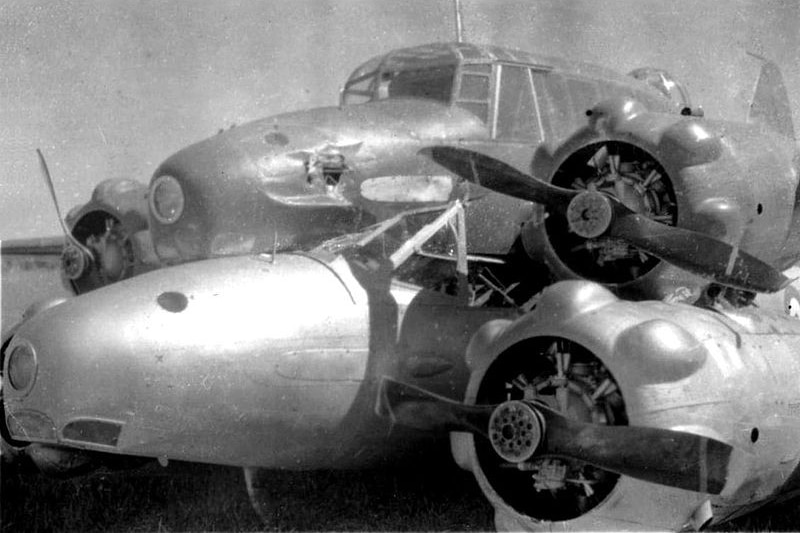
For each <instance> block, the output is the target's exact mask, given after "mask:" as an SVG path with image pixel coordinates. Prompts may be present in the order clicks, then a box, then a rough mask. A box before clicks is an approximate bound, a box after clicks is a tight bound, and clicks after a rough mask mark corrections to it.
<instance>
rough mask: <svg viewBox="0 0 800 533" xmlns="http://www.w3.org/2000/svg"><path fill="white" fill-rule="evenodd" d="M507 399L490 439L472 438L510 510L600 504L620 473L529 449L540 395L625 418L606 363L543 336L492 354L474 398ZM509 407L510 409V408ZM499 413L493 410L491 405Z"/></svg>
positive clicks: (565, 409)
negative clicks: (533, 405)
mask: <svg viewBox="0 0 800 533" xmlns="http://www.w3.org/2000/svg"><path fill="white" fill-rule="evenodd" d="M502 402H510V403H509V404H507V405H509V406H510V410H509V411H508V412H503V413H500V414H499V415H498V416H497V418H498V419H499V420H498V423H497V424H496V429H497V432H496V433H495V435H494V436H495V437H496V438H493V437H492V432H491V430H490V441H491V442H490V441H489V440H486V439H476V440H475V449H476V456H477V458H478V461H479V463H480V467H481V470H482V471H483V473H484V475H485V476H486V479H487V481H488V482H489V484H490V485H491V486H492V488H493V489H494V490H495V491H496V492H497V494H498V495H499V496H500V497H501V498H502V499H503V500H504V501H505V503H506V504H508V505H509V506H511V507H512V508H513V509H514V510H515V511H516V512H518V513H521V514H523V515H527V516H529V517H532V518H534V519H538V520H551V521H555V520H570V519H573V518H577V517H579V516H581V515H583V514H585V513H587V512H588V511H590V510H591V509H592V508H594V507H595V506H597V505H599V504H600V503H601V502H602V501H604V500H605V498H606V497H607V496H608V495H609V494H610V493H611V491H612V490H613V489H614V487H615V486H616V484H617V481H618V479H619V477H620V476H619V475H617V474H613V473H611V472H607V471H605V470H601V469H599V468H596V467H594V466H591V465H588V464H586V463H583V462H580V461H576V460H572V459H564V458H562V457H556V456H550V455H543V454H537V453H535V448H536V442H535V441H536V439H537V438H540V437H537V432H538V431H539V429H543V428H540V427H539V426H538V425H537V418H538V417H536V415H531V413H529V412H528V411H530V412H533V413H535V409H531V408H530V407H528V409H527V410H524V411H521V410H520V409H519V408H517V407H519V406H520V405H522V406H526V407H527V406H528V405H527V404H528V402H538V403H541V404H543V405H545V406H547V407H549V408H550V409H554V410H556V411H559V412H560V413H562V414H563V415H564V416H566V417H568V418H573V419H576V420H581V421H584V422H591V423H595V424H607V425H625V424H627V417H626V414H625V405H624V402H623V399H622V395H621V394H620V392H619V389H618V387H617V384H616V382H615V381H614V379H613V377H612V376H611V374H610V373H609V372H608V370H607V369H606V368H605V366H604V365H603V364H602V363H601V362H600V361H599V360H598V359H597V358H596V357H594V356H593V355H592V354H591V353H590V352H589V351H588V350H586V349H585V348H583V347H582V346H580V345H578V344H576V343H574V342H571V341H568V340H565V339H559V338H553V337H544V338H537V339H533V340H531V341H529V342H526V343H524V344H522V345H518V346H516V347H514V348H512V349H511V350H509V351H508V352H506V353H505V354H503V356H501V358H500V359H498V361H497V362H495V363H494V365H493V366H492V367H491V368H490V369H489V370H488V371H487V373H486V375H485V377H484V380H483V382H482V384H481V387H480V390H479V393H478V398H477V402H476V403H478V404H498V403H502ZM512 411H513V412H512ZM496 414H497V413H496ZM498 447H500V451H502V452H503V453H499V452H498V449H497V448H498Z"/></svg>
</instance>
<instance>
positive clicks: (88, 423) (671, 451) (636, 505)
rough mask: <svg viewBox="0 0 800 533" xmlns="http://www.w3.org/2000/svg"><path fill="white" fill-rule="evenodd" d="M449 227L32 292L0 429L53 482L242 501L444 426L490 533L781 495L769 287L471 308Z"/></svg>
mask: <svg viewBox="0 0 800 533" xmlns="http://www.w3.org/2000/svg"><path fill="white" fill-rule="evenodd" d="M414 217H417V218H419V217H423V218H425V221H426V223H423V224H421V229H420V230H419V231H418V232H417V233H416V234H414V235H412V236H410V237H409V236H408V235H407V232H406V231H405V230H406V229H407V228H408V227H409V226H413V227H419V226H420V224H408V222H409V220H410V219H412V218H414ZM464 232H465V230H464V217H463V208H462V206H461V204H460V203H459V202H455V203H453V204H450V205H449V206H446V207H445V208H441V207H439V208H425V209H417V210H414V211H410V212H406V213H403V214H401V215H398V216H396V217H393V218H391V219H389V220H387V221H385V222H383V223H381V224H379V225H377V226H375V227H371V228H367V229H366V230H364V231H362V232H359V233H357V234H352V235H347V236H344V237H341V238H337V239H334V240H331V241H328V242H326V243H324V244H323V245H321V246H320V247H318V248H316V249H314V250H312V251H310V252H304V253H288V252H286V253H276V254H260V255H253V256H239V257H225V258H218V259H210V260H205V261H198V262H194V263H187V264H183V265H177V266H174V267H171V268H166V269H160V270H155V271H153V272H149V273H146V274H142V275H140V276H136V277H134V278H131V279H128V280H125V281H122V282H119V283H116V284H113V285H109V286H107V287H104V288H102V289H98V290H96V291H93V292H90V293H87V294H85V295H81V296H80V297H77V298H72V299H69V300H56V301H52V302H50V303H47V304H42V305H38V306H37V307H36V308H35V309H32V310H31V312H30V313H29V315H30V316H29V318H28V319H27V320H25V321H24V322H23V323H22V324H21V325H19V326H18V327H17V328H15V329H14V330H13V331H11V332H10V334H9V335H8V336H7V337H6V338H5V339H4V341H3V342H4V345H3V350H4V353H5V366H4V374H3V380H4V381H3V389H2V391H3V395H4V398H3V409H4V413H3V415H4V416H3V417H2V425H0V427H1V428H2V432H3V438H4V440H5V441H6V442H7V443H8V444H10V445H11V446H14V447H15V452H16V453H25V454H27V455H28V456H29V457H30V458H31V459H32V460H33V461H34V462H35V463H36V464H37V465H38V466H39V467H40V468H41V469H42V470H44V471H46V472H49V473H52V474H56V475H74V474H80V473H84V472H86V471H88V470H90V469H91V468H93V467H96V466H98V465H105V466H109V467H113V466H115V465H118V464H119V463H120V459H121V458H156V459H159V460H161V461H162V462H163V461H165V460H170V459H176V460H186V461H197V462H206V463H217V464H227V465H236V466H241V467H243V468H244V469H245V474H246V475H245V479H246V481H247V483H248V489H249V491H250V494H251V498H252V499H253V501H254V502H255V503H256V504H257V505H256V507H257V509H259V504H260V502H261V499H260V498H261V494H260V488H259V484H258V483H257V481H258V478H259V476H263V475H264V470H269V469H324V468H355V467H367V466H372V465H376V464H381V463H385V462H391V461H395V460H396V459H397V458H398V457H400V456H401V455H404V454H412V453H415V452H417V451H418V450H419V449H420V448H424V447H425V446H424V445H425V444H428V443H430V442H432V441H433V440H434V439H437V438H439V439H441V438H443V437H446V435H447V433H448V432H452V433H451V437H450V439H451V445H452V449H453V453H454V456H455V458H456V461H457V462H458V464H459V465H461V466H462V467H464V468H466V469H469V470H471V471H472V472H473V473H474V475H475V477H476V479H477V481H478V483H479V485H480V487H481V489H482V490H483V491H484V493H485V494H486V496H487V498H488V499H489V501H490V502H491V503H492V505H493V506H494V508H495V510H496V525H497V527H498V529H513V530H550V529H553V528H558V529H565V530H570V529H572V530H587V529H600V530H624V529H628V530H642V529H672V530H678V529H682V528H700V527H702V526H704V525H707V524H708V523H719V522H724V521H725V520H729V519H732V518H735V517H737V516H740V515H742V514H744V513H747V512H749V511H752V510H754V509H756V508H758V507H760V506H762V505H763V504H765V503H767V502H770V501H777V500H780V499H788V498H791V497H793V496H795V495H797V494H798V492H800V468H799V467H798V465H799V464H800V448H799V447H798V446H797V442H800V390H799V389H798V387H797V378H798V376H800V359H798V357H797V353H798V348H799V346H798V344H799V343H800V341H798V339H800V322H799V321H797V320H796V318H794V317H793V316H790V315H791V314H792V313H793V312H794V311H796V306H797V292H796V291H795V289H794V288H793V287H791V286H790V287H786V288H784V289H783V290H782V291H780V292H776V293H774V294H770V295H764V296H759V297H758V298H757V300H756V304H757V305H758V306H757V307H756V306H752V305H751V306H744V307H738V308H735V307H733V306H732V305H730V304H726V303H725V302H726V300H722V299H719V300H717V299H713V298H711V297H710V296H709V297H708V298H707V301H706V302H705V303H704V304H701V305H687V304H684V303H666V302H655V301H649V302H632V301H626V300H621V299H618V298H617V297H616V296H614V295H613V294H612V293H610V292H609V291H608V290H607V289H605V288H603V287H602V286H601V285H598V284H596V283H592V282H588V281H564V282H560V283H557V284H555V285H553V286H551V287H549V288H548V289H546V290H545V291H544V292H543V293H541V294H540V295H539V296H538V297H536V298H534V299H531V300H530V301H527V302H524V303H523V304H521V305H517V306H505V307H503V306H486V305H478V303H479V302H478V300H481V299H482V298H481V297H480V295H476V294H474V293H471V292H470V288H469V286H468V285H467V283H466V278H467V266H468V263H469V262H470V261H473V262H474V261H484V260H488V259H487V258H481V257H471V256H469V255H468V254H467V249H466V238H465V234H464ZM445 257H449V258H450V261H448V262H447V263H448V264H449V265H450V266H449V268H447V269H443V268H441V263H442V261H441V259H442V258H445ZM430 259H435V260H431V261H429V260H430ZM790 275H791V274H790ZM792 306H794V307H792ZM464 353H466V354H467V357H466V359H465V358H464ZM465 383H467V384H468V385H467V386H466V390H465V389H464V384H465ZM260 511H261V512H271V510H267V509H260Z"/></svg>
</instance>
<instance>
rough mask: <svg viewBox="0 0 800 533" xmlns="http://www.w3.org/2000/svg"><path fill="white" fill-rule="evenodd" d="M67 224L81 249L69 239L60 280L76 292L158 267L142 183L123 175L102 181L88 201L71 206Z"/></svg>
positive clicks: (89, 289)
mask: <svg viewBox="0 0 800 533" xmlns="http://www.w3.org/2000/svg"><path fill="white" fill-rule="evenodd" d="M67 226H68V227H69V228H70V231H71V233H72V235H73V236H74V237H75V238H76V239H77V240H78V241H79V242H80V243H81V244H82V245H83V246H84V247H85V248H86V250H81V249H79V248H78V247H77V246H74V245H71V244H70V245H67V247H66V248H65V250H64V253H63V254H62V279H63V280H64V283H65V285H66V286H67V287H68V288H70V289H71V290H72V291H73V292H75V293H76V294H81V293H84V292H88V291H91V290H94V289H97V288H99V287H102V286H104V285H108V284H110V283H115V282H117V281H121V280H123V279H126V278H129V277H131V276H135V275H137V274H141V273H143V272H146V271H148V270H152V269H153V268H156V267H157V266H158V258H157V257H156V255H155V252H154V250H153V245H152V242H151V239H150V234H149V232H148V207H147V186H146V185H144V184H141V183H139V182H137V181H134V180H128V179H109V180H105V181H103V182H101V183H100V184H98V185H97V187H95V189H94V192H93V193H92V198H91V200H89V202H87V203H86V204H84V205H82V206H78V207H75V208H74V209H72V210H71V211H70V213H69V214H68V215H67ZM87 252H91V256H89V254H88V253H87Z"/></svg>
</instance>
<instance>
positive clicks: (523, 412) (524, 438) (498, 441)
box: [489, 400, 545, 463]
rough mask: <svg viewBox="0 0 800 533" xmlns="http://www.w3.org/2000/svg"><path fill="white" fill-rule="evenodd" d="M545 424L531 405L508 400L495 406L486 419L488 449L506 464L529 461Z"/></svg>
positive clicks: (538, 442)
mask: <svg viewBox="0 0 800 533" xmlns="http://www.w3.org/2000/svg"><path fill="white" fill-rule="evenodd" d="M544 430H545V422H544V417H543V416H542V414H541V413H540V412H539V411H538V410H537V409H536V408H535V407H534V406H532V405H531V404H529V403H527V402H523V401H519V400H509V401H507V402H503V403H501V404H500V405H498V406H497V408H496V409H495V410H494V411H493V412H492V415H491V417H489V440H490V441H491V443H492V448H494V451H495V452H497V455H499V456H500V457H501V458H502V459H504V460H505V461H508V462H509V463H521V462H524V461H527V460H528V459H530V458H531V457H532V456H533V454H534V453H535V452H536V449H537V448H538V447H539V444H540V443H541V442H542V437H543V436H544Z"/></svg>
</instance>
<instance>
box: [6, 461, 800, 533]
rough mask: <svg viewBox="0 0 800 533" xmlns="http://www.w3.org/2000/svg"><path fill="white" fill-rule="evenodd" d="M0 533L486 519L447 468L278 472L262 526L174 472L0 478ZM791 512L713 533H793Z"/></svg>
mask: <svg viewBox="0 0 800 533" xmlns="http://www.w3.org/2000/svg"><path fill="white" fill-rule="evenodd" d="M0 481H1V484H2V486H1V487H0V489H1V490H2V508H1V511H0V520H1V522H0V523H1V524H2V526H0V530H2V532H3V533H10V532H18V531H19V532H22V531H124V532H137V531H259V530H268V531H332V530H334V531H489V530H492V529H493V520H492V516H493V515H492V509H491V507H490V506H489V504H488V503H487V502H486V501H485V499H484V498H483V496H482V495H481V494H480V491H479V490H478V488H477V485H476V484H475V482H474V480H473V479H472V476H471V475H470V474H468V473H466V472H463V471H461V470H459V469H457V468H456V467H455V465H453V464H452V463H450V462H448V461H446V460H444V461H440V462H438V463H437V464H428V465H420V468H410V467H408V466H406V467H404V468H402V469H387V470H367V471H339V472H274V485H273V488H272V489H271V490H270V494H269V495H268V501H267V503H268V505H269V506H270V508H272V509H274V512H273V513H272V516H271V517H268V518H269V520H268V522H267V523H261V521H260V519H259V518H258V516H257V515H256V513H255V512H254V511H253V509H252V508H251V506H250V502H249V499H248V496H247V491H246V490H245V485H244V477H243V475H242V471H241V470H240V469H238V468H232V467H222V466H211V465H197V464H189V463H171V464H170V465H169V466H167V467H165V468H162V467H161V466H158V465H157V464H155V463H153V464H151V465H148V466H145V467H143V468H141V469H138V470H133V471H126V472H116V473H108V472H106V473H95V474H92V475H90V476H88V477H83V478H76V479H69V480H55V479H49V478H44V477H42V476H41V475H39V474H37V473H36V472H33V471H31V469H30V468H19V467H11V466H8V465H4V467H3V469H2V471H1V472H0ZM799 528H800V511H799V510H798V509H797V506H796V503H794V502H788V503H786V504H783V505H779V506H774V507H772V508H767V509H764V510H762V511H760V512H758V513H755V514H753V515H751V516H749V517H746V518H743V519H740V520H738V521H735V522H732V523H730V524H727V525H725V526H724V527H722V528H716V529H717V530H719V531H797V530H798V529H799Z"/></svg>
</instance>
